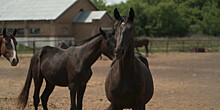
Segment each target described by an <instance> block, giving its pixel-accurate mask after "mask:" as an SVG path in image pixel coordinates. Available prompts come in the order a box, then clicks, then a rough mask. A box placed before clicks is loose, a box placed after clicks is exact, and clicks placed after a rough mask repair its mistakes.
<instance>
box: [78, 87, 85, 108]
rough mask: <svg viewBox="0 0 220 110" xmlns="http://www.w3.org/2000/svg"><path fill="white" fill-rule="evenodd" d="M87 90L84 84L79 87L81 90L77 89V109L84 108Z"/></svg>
mask: <svg viewBox="0 0 220 110" xmlns="http://www.w3.org/2000/svg"><path fill="white" fill-rule="evenodd" d="M85 90H86V85H82V86H81V87H79V90H78V91H77V110H82V101H83V95H84V93H85Z"/></svg>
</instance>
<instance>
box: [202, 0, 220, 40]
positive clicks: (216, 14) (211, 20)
mask: <svg viewBox="0 0 220 110" xmlns="http://www.w3.org/2000/svg"><path fill="white" fill-rule="evenodd" d="M202 17H203V20H202V21H201V23H200V26H201V29H202V31H203V33H204V34H207V35H215V36H217V35H220V9H219V8H218V3H217V2H214V1H212V2H210V1H208V2H207V3H206V4H205V6H204V7H203V8H202Z"/></svg>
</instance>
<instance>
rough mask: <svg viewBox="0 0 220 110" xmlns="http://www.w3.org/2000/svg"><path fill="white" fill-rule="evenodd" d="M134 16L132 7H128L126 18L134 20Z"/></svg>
mask: <svg viewBox="0 0 220 110" xmlns="http://www.w3.org/2000/svg"><path fill="white" fill-rule="evenodd" d="M134 17H135V14H134V10H133V8H130V11H129V17H128V20H129V21H134Z"/></svg>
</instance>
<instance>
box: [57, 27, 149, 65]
mask: <svg viewBox="0 0 220 110" xmlns="http://www.w3.org/2000/svg"><path fill="white" fill-rule="evenodd" d="M103 33H104V34H105V35H106V36H108V37H109V38H114V31H112V32H103ZM111 40H112V41H111V43H112V44H111V45H112V46H113V45H115V38H114V39H111ZM71 46H76V45H72V44H71V43H69V42H67V41H60V42H59V43H58V46H57V47H58V48H61V49H67V48H69V47H71ZM113 47H115V46H113ZM135 57H137V58H138V59H140V60H141V61H142V62H143V63H144V64H145V65H146V66H147V67H148V68H149V64H148V60H147V59H146V57H145V56H144V55H142V54H141V53H139V52H135ZM100 59H101V56H100Z"/></svg>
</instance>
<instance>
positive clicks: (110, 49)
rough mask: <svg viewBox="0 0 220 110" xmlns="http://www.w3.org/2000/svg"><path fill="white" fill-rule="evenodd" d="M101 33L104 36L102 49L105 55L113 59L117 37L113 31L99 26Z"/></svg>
mask: <svg viewBox="0 0 220 110" xmlns="http://www.w3.org/2000/svg"><path fill="white" fill-rule="evenodd" d="M99 32H100V34H101V35H102V36H103V38H104V40H103V41H102V45H101V51H102V53H103V54H104V55H106V56H108V58H109V59H111V60H113V59H114V58H115V54H114V48H115V38H114V31H113V32H104V31H103V30H102V28H101V27H100V28H99Z"/></svg>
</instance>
